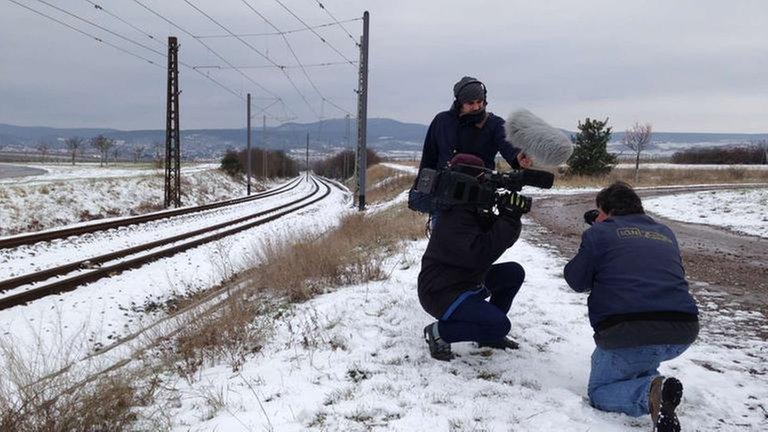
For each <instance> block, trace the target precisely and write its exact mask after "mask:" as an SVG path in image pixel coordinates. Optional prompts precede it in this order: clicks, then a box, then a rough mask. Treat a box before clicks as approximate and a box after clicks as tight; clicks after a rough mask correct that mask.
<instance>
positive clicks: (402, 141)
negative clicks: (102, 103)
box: [0, 118, 427, 158]
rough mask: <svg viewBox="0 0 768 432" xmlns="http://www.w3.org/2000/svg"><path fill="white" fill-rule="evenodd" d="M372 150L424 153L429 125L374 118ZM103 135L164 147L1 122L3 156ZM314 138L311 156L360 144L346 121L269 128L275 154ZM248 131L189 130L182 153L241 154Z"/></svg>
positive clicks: (152, 139) (254, 139)
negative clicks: (228, 152) (277, 151)
mask: <svg viewBox="0 0 768 432" xmlns="http://www.w3.org/2000/svg"><path fill="white" fill-rule="evenodd" d="M367 127H368V133H367V142H368V146H369V147H371V148H373V149H376V150H378V151H382V152H389V151H399V150H405V151H420V150H421V145H422V142H423V140H424V135H425V134H426V132H427V126H425V125H421V124H416V123H403V122H399V121H397V120H391V119H377V118H374V119H369V120H368V125H367ZM99 134H102V135H104V136H106V137H108V138H112V139H114V140H116V141H118V145H119V146H122V147H125V148H126V152H127V151H129V149H132V148H134V147H135V146H143V147H145V148H146V151H147V154H151V153H152V152H153V151H154V150H152V149H153V148H154V147H155V145H156V143H159V144H160V145H164V143H165V130H135V131H121V130H116V129H98V128H90V129H75V128H73V129H62V128H49V127H27V126H14V125H8V124H2V123H0V151H35V149H36V148H37V147H38V145H39V144H40V143H41V142H45V143H47V144H48V146H49V148H51V149H53V150H55V149H64V148H65V144H64V140H65V139H67V138H70V137H76V136H79V137H82V138H85V139H90V138H93V137H95V136H97V135H99ZM307 134H309V140H310V149H311V150H312V151H320V152H327V151H333V150H336V149H343V148H345V147H347V143H349V145H350V146H352V147H354V146H355V143H356V142H357V125H356V123H355V121H354V120H351V121H349V132H348V133H347V120H346V119H332V120H323V121H319V122H314V123H284V124H282V125H280V126H275V127H268V128H267V129H266V136H267V138H266V147H267V148H270V149H276V150H286V151H290V150H302V151H303V149H304V148H305V146H306V137H307ZM246 141H247V137H246V130H245V128H241V129H187V130H182V132H181V142H182V154H183V155H184V156H185V157H193V158H198V157H199V158H208V157H218V156H220V155H222V154H223V153H224V152H225V151H226V150H227V149H230V148H232V149H241V148H245V146H246ZM251 143H252V146H254V147H264V146H265V145H264V138H263V130H262V128H261V127H255V126H254V127H252V136H251Z"/></svg>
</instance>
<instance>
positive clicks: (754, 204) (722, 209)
mask: <svg viewBox="0 0 768 432" xmlns="http://www.w3.org/2000/svg"><path fill="white" fill-rule="evenodd" d="M643 206H644V207H645V209H646V210H647V211H649V212H651V213H656V214H658V215H661V216H663V217H665V218H668V219H673V220H678V221H682V222H691V223H702V224H707V225H714V226H721V227H727V228H728V229H730V230H733V231H738V232H741V233H744V234H750V235H755V236H760V237H765V238H768V188H761V189H741V190H739V189H736V190H729V191H706V192H694V193H683V194H674V195H667V196H663V197H659V198H653V199H647V200H645V201H644V202H643Z"/></svg>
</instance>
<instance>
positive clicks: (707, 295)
mask: <svg viewBox="0 0 768 432" xmlns="http://www.w3.org/2000/svg"><path fill="white" fill-rule="evenodd" d="M712 189H724V188H723V187H708V188H697V190H712ZM683 190H684V191H686V192H689V191H691V190H692V189H691V188H686V189H656V190H641V191H638V194H639V195H640V196H641V197H642V198H646V197H650V196H659V195H666V194H671V193H675V192H681V191H683ZM595 195H596V194H595V193H594V192H590V193H586V194H578V195H559V196H551V197H541V198H536V199H535V202H534V206H533V210H532V211H531V213H530V214H529V216H530V217H531V218H532V219H533V220H534V221H535V222H536V223H538V224H539V225H541V226H542V227H544V229H545V230H544V231H543V232H538V233H532V235H533V236H534V237H537V240H538V241H540V242H542V243H548V244H551V245H552V246H554V247H555V248H556V249H557V250H558V251H560V253H562V254H563V256H564V257H565V258H567V259H569V258H571V257H572V256H573V255H574V254H575V253H576V250H577V249H578V247H579V243H580V241H581V233H582V232H583V231H584V229H586V228H587V225H586V224H584V222H583V214H584V212H585V211H587V210H589V209H591V208H594V198H595ZM651 216H653V217H654V219H656V220H658V221H659V222H662V223H664V224H666V225H668V226H669V227H670V228H672V230H673V231H674V232H675V235H676V236H677V239H678V242H679V244H680V248H681V251H682V256H683V263H684V265H685V269H686V273H687V275H688V278H689V281H690V282H691V287H692V288H691V290H692V292H693V293H694V295H696V297H697V300H698V301H699V304H700V305H704V307H705V308H711V309H720V310H724V309H730V310H732V311H733V312H734V313H746V314H750V313H752V312H759V313H760V315H762V317H760V316H756V317H755V318H756V319H758V318H760V319H762V318H764V317H766V316H768V256H766V255H768V254H767V252H768V239H764V238H760V237H755V236H747V235H743V234H737V233H733V232H730V231H728V230H725V229H722V228H718V227H712V226H707V225H698V224H690V223H682V222H675V221H671V220H668V219H664V218H661V217H658V216H656V215H651ZM741 324H744V323H741ZM754 331H755V334H756V335H758V336H759V337H760V338H761V339H764V340H765V339H767V338H768V328H766V326H765V325H764V324H763V323H760V324H759V325H757V326H756V328H754Z"/></svg>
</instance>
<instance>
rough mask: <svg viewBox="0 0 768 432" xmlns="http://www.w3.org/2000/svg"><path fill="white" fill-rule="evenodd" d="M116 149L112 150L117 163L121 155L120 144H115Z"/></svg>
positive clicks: (113, 159) (113, 160)
mask: <svg viewBox="0 0 768 432" xmlns="http://www.w3.org/2000/svg"><path fill="white" fill-rule="evenodd" d="M114 147H115V148H114V150H112V162H113V163H117V159H118V157H120V146H117V145H116V146H114Z"/></svg>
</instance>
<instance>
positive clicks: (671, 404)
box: [648, 376, 683, 432]
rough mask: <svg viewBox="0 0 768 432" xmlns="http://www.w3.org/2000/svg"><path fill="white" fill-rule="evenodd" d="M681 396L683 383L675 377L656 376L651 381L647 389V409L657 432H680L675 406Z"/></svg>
mask: <svg viewBox="0 0 768 432" xmlns="http://www.w3.org/2000/svg"><path fill="white" fill-rule="evenodd" d="M682 397H683V384H682V383H680V381H679V380H678V379H677V378H665V377H663V376H658V377H656V378H654V379H653V381H651V389H650V390H649V391H648V410H649V411H650V414H651V420H653V430H654V431H657V432H680V421H679V420H678V419H677V414H675V408H677V406H678V405H679V404H680V399H681V398H682Z"/></svg>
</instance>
